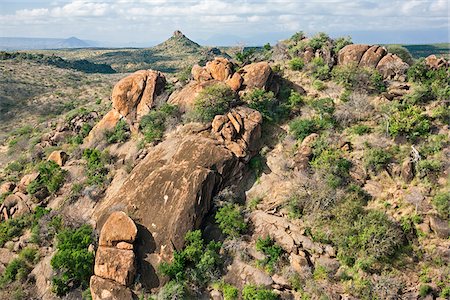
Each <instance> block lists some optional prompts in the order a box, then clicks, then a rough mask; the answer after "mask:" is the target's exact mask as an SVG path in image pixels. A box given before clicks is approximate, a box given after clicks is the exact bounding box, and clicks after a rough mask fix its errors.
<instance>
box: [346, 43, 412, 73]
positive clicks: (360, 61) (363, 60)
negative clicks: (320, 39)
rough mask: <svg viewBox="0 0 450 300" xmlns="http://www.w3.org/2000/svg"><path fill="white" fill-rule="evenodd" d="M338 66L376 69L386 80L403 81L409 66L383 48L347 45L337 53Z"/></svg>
mask: <svg viewBox="0 0 450 300" xmlns="http://www.w3.org/2000/svg"><path fill="white" fill-rule="evenodd" d="M338 64H339V65H349V64H354V65H357V66H359V67H370V68H376V69H377V70H378V71H379V72H380V73H381V75H383V77H384V78H386V79H396V80H397V79H398V80H404V79H405V76H404V75H405V73H406V70H407V69H408V67H409V65H408V64H407V63H405V62H403V61H402V59H401V58H400V57H398V56H397V55H395V54H392V53H388V52H387V51H386V49H385V48H383V47H380V46H377V45H374V46H369V45H360V44H352V45H347V46H345V47H344V48H342V49H341V50H340V51H339V54H338Z"/></svg>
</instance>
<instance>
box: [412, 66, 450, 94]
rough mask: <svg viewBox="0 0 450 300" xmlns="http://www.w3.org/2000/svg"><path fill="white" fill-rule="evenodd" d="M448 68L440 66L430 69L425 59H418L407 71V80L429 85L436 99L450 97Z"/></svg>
mask: <svg viewBox="0 0 450 300" xmlns="http://www.w3.org/2000/svg"><path fill="white" fill-rule="evenodd" d="M447 72H448V70H446V69H445V68H440V69H438V70H433V69H430V68H429V67H428V66H427V65H426V63H425V59H420V60H418V61H417V62H416V63H415V64H414V65H412V66H411V67H410V68H409V69H408V72H407V76H408V80H409V81H411V82H415V83H420V84H422V85H426V86H428V87H431V90H432V92H433V95H434V97H435V98H437V99H438V100H446V99H449V97H450V77H449V76H448V73H447Z"/></svg>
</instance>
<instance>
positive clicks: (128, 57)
mask: <svg viewBox="0 0 450 300" xmlns="http://www.w3.org/2000/svg"><path fill="white" fill-rule="evenodd" d="M26 52H27V53H41V54H45V55H47V56H51V55H53V54H54V55H57V56H60V57H62V58H64V59H66V60H81V59H86V60H89V61H90V62H94V63H97V64H107V65H110V66H111V67H112V68H113V69H114V70H116V71H117V72H134V71H137V70H142V69H155V70H159V71H162V72H166V73H176V72H179V71H181V70H183V69H185V68H188V67H189V68H190V67H192V65H193V64H196V63H204V62H206V61H208V60H211V59H212V58H214V57H215V56H224V57H227V56H228V55H227V54H226V53H223V52H222V51H221V50H220V49H218V48H211V47H204V46H201V45H199V44H197V43H196V42H194V41H192V40H190V39H189V38H188V37H186V36H185V35H184V34H183V33H181V32H180V31H178V30H177V31H175V32H174V34H173V35H172V36H171V37H170V38H169V39H167V40H166V41H164V42H162V43H160V44H158V45H156V46H154V47H150V48H116V49H111V48H95V49H92V48H91V49H59V50H40V51H26Z"/></svg>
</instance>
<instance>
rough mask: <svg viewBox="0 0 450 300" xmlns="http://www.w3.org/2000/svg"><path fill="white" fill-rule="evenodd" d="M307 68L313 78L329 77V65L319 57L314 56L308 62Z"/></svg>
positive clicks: (324, 78) (322, 78) (323, 78)
mask: <svg viewBox="0 0 450 300" xmlns="http://www.w3.org/2000/svg"><path fill="white" fill-rule="evenodd" d="M308 69H309V74H310V75H311V76H312V77H313V78H314V79H319V80H327V79H329V78H330V75H331V74H330V71H331V70H330V67H329V66H328V65H327V64H326V63H325V61H324V60H323V58H321V57H314V58H313V59H312V60H311V62H310V63H309V65H308Z"/></svg>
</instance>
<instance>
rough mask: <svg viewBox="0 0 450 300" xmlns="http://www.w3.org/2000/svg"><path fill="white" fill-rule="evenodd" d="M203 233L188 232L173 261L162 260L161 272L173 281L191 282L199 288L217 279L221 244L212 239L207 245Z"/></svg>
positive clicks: (198, 231) (196, 231)
mask: <svg viewBox="0 0 450 300" xmlns="http://www.w3.org/2000/svg"><path fill="white" fill-rule="evenodd" d="M201 235H202V233H201V231H200V230H195V231H189V232H188V233H186V237H185V240H186V244H185V247H184V249H183V250H181V251H175V252H174V254H173V260H172V262H171V263H167V262H162V263H161V264H160V265H159V272H160V273H161V274H162V275H165V276H168V277H169V278H170V280H171V281H175V282H178V283H189V284H191V285H194V286H196V287H199V288H202V287H205V286H206V284H207V283H208V282H211V281H213V280H216V279H217V278H218V277H219V272H220V271H219V267H220V266H221V264H222V262H221V259H220V256H219V249H220V247H221V244H220V243H216V242H214V241H211V242H209V244H207V245H205V243H204V241H203V239H202V237H201Z"/></svg>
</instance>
